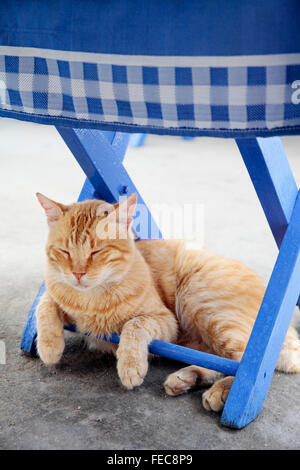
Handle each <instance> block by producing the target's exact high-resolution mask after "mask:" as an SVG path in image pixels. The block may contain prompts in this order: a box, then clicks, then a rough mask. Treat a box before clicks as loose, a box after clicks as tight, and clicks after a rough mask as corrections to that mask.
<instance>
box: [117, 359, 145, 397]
mask: <svg viewBox="0 0 300 470" xmlns="http://www.w3.org/2000/svg"><path fill="white" fill-rule="evenodd" d="M117 369H118V374H119V377H120V379H121V382H122V384H123V385H124V387H126V388H127V389H128V390H132V389H133V388H134V387H138V386H139V385H141V384H142V383H143V380H144V377H145V375H146V374H147V370H148V360H147V355H145V357H139V358H138V357H133V356H131V355H130V356H129V355H124V356H122V355H121V356H119V360H118V365H117Z"/></svg>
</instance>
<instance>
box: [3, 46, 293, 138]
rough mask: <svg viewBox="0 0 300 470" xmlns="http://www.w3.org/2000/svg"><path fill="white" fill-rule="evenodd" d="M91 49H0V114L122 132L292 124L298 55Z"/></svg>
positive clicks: (283, 126)
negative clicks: (56, 53) (106, 56)
mask: <svg viewBox="0 0 300 470" xmlns="http://www.w3.org/2000/svg"><path fill="white" fill-rule="evenodd" d="M8 49H9V48H8ZM23 50H24V49H23ZM96 56H97V55H95V61H94V62H93V61H92V60H91V54H88V58H89V60H88V61H82V60H77V58H76V60H61V59H60V58H59V59H58V58H53V57H40V56H31V55H30V54H26V55H24V56H20V55H15V54H13V55H9V54H7V55H5V54H3V55H0V110H1V111H3V112H2V113H1V112H0V114H2V115H9V113H13V115H14V116H15V117H18V116H19V117H20V118H22V116H24V115H27V116H29V117H30V116H33V115H34V116H35V120H36V121H38V122H46V123H54V124H56V125H66V124H67V123H69V124H72V125H74V122H75V121H77V122H78V124H77V125H79V124H80V126H81V127H85V126H86V124H88V123H89V124H88V126H93V127H101V125H102V124H104V125H105V124H111V125H114V126H116V125H119V126H121V129H120V130H122V126H123V128H124V130H125V131H126V130H131V131H132V130H134V129H135V126H137V128H136V129H137V130H136V131H137V132H143V129H145V131H147V130H149V129H150V131H152V132H153V131H154V132H155V130H157V131H160V132H162V133H163V132H164V131H166V132H171V133H172V131H174V133H176V134H180V133H183V134H184V133H187V132H188V131H189V130H191V131H192V133H195V135H196V134H197V133H199V134H200V133H201V132H204V133H205V131H206V130H207V134H208V135H210V134H211V135H213V132H215V131H220V132H221V133H222V131H224V135H226V134H227V135H228V134H230V133H232V132H234V131H238V132H241V131H243V132H241V133H242V134H243V133H244V134H247V131H253V130H257V131H258V134H259V131H270V130H274V131H276V130H277V129H280V130H281V131H284V130H285V129H286V130H287V131H288V130H289V129H292V128H297V127H298V129H299V126H300V104H299V101H300V65H299V62H300V61H299V62H297V61H295V63H293V62H292V61H291V60H290V58H289V60H288V61H287V62H288V63H286V64H284V60H283V59H282V57H279V58H280V60H279V61H278V65H276V60H272V61H270V65H268V64H267V65H252V63H253V60H252V61H250V65H249V64H247V61H246V60H243V61H241V65H239V63H238V61H237V60H235V61H234V62H233V63H234V65H227V66H224V64H222V61H220V62H221V65H220V66H216V65H213V66H212V65H211V64H209V63H208V65H205V58H204V57H201V58H200V59H201V60H200V59H199V65H198V64H197V58H195V57H193V58H192V59H193V60H192V63H191V65H190V66H187V64H186V63H184V61H182V60H181V61H179V62H178V63H179V65H176V63H175V64H174V58H173V60H171V61H169V62H170V63H168V58H167V57H166V58H160V59H161V60H160V61H159V63H158V64H156V65H153V64H152V65H148V63H149V58H147V61H145V64H143V63H142V59H141V61H140V62H141V63H140V64H139V65H137V64H134V65H131V63H130V61H129V63H128V64H126V63H124V56H120V57H121V59H122V60H120V61H119V63H118V57H117V56H113V60H114V62H112V63H101V60H99V58H97V57H96ZM287 57H288V55H287ZM181 59H182V58H181ZM229 59H230V58H229ZM83 60H84V57H83ZM102 62H103V61H102ZM105 62H108V60H106V61H105ZM150 62H151V60H150ZM186 62H188V61H186ZM227 62H228V60H227ZM154 63H155V60H154ZM182 63H183V65H181V64H182ZM266 63H267V59H266ZM45 118H48V119H45ZM139 126H141V127H139Z"/></svg>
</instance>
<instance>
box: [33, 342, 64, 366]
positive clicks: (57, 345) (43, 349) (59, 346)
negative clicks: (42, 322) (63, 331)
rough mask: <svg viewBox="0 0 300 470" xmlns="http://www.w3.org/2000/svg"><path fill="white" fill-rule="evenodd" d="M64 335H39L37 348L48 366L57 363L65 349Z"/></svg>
mask: <svg viewBox="0 0 300 470" xmlns="http://www.w3.org/2000/svg"><path fill="white" fill-rule="evenodd" d="M64 348H65V342H64V337H63V336H62V337H58V336H56V337H51V338H45V337H38V341H37V349H38V353H39V356H40V358H41V359H42V361H43V362H44V364H46V365H47V366H51V365H54V364H56V363H57V362H58V361H59V360H60V358H61V356H62V353H63V351H64Z"/></svg>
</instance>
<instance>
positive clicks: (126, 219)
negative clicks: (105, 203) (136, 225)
mask: <svg viewBox="0 0 300 470" xmlns="http://www.w3.org/2000/svg"><path fill="white" fill-rule="evenodd" d="M136 204H137V194H136V193H133V194H130V196H128V198H127V199H124V201H122V202H120V203H119V204H116V206H115V207H116V210H117V222H119V223H120V224H122V225H126V226H127V228H129V226H130V225H131V223H132V220H133V216H134V213H135V209H136Z"/></svg>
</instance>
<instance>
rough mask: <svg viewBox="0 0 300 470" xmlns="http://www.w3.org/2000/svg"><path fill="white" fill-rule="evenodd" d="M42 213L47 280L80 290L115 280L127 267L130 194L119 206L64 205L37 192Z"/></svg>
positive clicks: (133, 203)
mask: <svg viewBox="0 0 300 470" xmlns="http://www.w3.org/2000/svg"><path fill="white" fill-rule="evenodd" d="M37 197H38V199H39V202H40V204H41V205H42V207H43V208H44V209H45V212H46V215H47V219H48V224H49V228H50V230H49V236H48V241H47V247H46V253H47V259H48V268H49V269H50V272H51V278H52V279H53V278H54V279H55V281H57V282H63V283H65V284H67V285H69V286H71V287H73V288H75V289H79V290H86V289H93V288H95V287H97V286H100V285H102V286H106V285H107V284H108V283H111V282H118V281H120V280H121V279H122V278H123V277H124V276H125V275H126V273H127V271H128V269H129V268H130V266H131V263H132V260H133V254H134V242H133V240H132V236H131V228H130V225H131V221H132V216H133V213H134V210H135V206H136V195H131V196H129V198H128V199H127V200H125V201H123V202H122V203H121V204H116V205H112V204H108V203H106V202H104V201H96V200H93V201H85V202H81V203H75V204H72V205H70V206H64V205H62V204H59V203H57V202H54V201H52V200H50V199H48V198H46V197H45V196H43V195H41V194H39V193H38V194H37Z"/></svg>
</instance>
